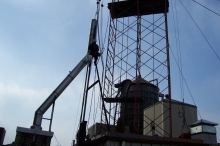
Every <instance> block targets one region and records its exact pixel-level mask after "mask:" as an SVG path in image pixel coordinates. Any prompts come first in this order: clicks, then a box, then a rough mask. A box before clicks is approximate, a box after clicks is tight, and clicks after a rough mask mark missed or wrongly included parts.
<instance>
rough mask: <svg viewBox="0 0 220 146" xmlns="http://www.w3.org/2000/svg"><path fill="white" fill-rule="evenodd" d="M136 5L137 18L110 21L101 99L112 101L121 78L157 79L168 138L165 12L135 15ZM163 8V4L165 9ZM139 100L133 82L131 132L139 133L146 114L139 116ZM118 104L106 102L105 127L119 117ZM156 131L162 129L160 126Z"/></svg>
mask: <svg viewBox="0 0 220 146" xmlns="http://www.w3.org/2000/svg"><path fill="white" fill-rule="evenodd" d="M161 1H163V0H161ZM114 2H116V1H115V0H112V3H114ZM139 5H142V3H141V1H139V0H137V16H130V17H124V18H110V24H109V35H108V45H107V55H106V66H105V70H104V74H105V75H104V80H103V91H102V92H103V97H104V98H115V97H116V96H117V93H118V92H117V89H116V88H115V87H114V84H117V83H118V82H121V81H123V80H124V79H131V80H135V79H136V78H137V76H139V75H141V77H142V78H143V79H145V80H147V81H149V80H157V81H158V86H159V88H160V93H163V94H168V97H169V98H168V99H169V107H167V110H165V111H166V112H168V113H169V117H168V119H169V131H165V133H169V136H170V137H172V115H171V79H170V59H169V40H168V24H167V13H166V12H165V13H163V14H155V15H139V12H138V10H139V8H138V7H139ZM167 5H168V4H167V3H166V2H165V7H167ZM134 59H135V60H136V61H134ZM154 84H156V83H154ZM140 98H141V95H140V82H137V84H136V94H135V98H134V99H135V100H134V121H133V123H134V131H133V133H140V132H141V131H143V129H139V126H140V125H139V124H138V123H139V120H140V116H146V115H139V114H140V112H139V100H140ZM120 105H121V103H120V102H116V103H106V110H107V114H109V115H108V122H109V124H111V125H116V124H117V119H118V118H119V117H120ZM103 113H104V112H103ZM161 116H162V115H161ZM155 118H158V117H154V118H153V119H151V120H152V121H154V120H155ZM162 122H163V121H162ZM101 123H106V121H105V118H104V115H103V114H102V115H101ZM149 124H150V123H149ZM160 128H162V129H163V127H160Z"/></svg>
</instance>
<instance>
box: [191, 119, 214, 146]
mask: <svg viewBox="0 0 220 146" xmlns="http://www.w3.org/2000/svg"><path fill="white" fill-rule="evenodd" d="M217 125H218V124H217V123H214V122H210V121H207V120H204V119H201V120H199V121H196V122H194V123H193V124H191V125H189V126H190V127H191V129H190V133H191V138H192V139H200V140H203V142H204V143H206V144H217V138H216V127H215V126H217Z"/></svg>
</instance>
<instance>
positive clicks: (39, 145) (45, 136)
mask: <svg viewBox="0 0 220 146" xmlns="http://www.w3.org/2000/svg"><path fill="white" fill-rule="evenodd" d="M96 29H97V20H96V19H92V22H91V29H90V36H89V45H88V46H89V47H88V51H87V54H86V55H85V57H83V59H82V60H81V61H80V62H79V63H78V64H77V65H76V67H74V68H73V70H72V71H70V72H69V74H68V75H67V76H66V78H64V80H63V81H62V82H61V83H60V84H59V85H58V87H57V88H56V89H55V90H54V91H53V92H52V93H51V94H50V95H49V96H48V98H47V99H46V100H45V101H44V102H43V103H42V104H41V106H40V107H39V108H38V109H37V110H36V111H35V115H34V120H33V125H32V126H31V128H24V127H17V135H16V138H15V145H16V146H20V145H35V146H49V145H50V141H51V138H52V137H53V132H51V124H52V118H53V109H54V103H55V101H56V99H57V98H58V97H59V96H60V95H61V94H62V92H63V91H64V90H65V89H66V88H67V87H68V86H69V84H70V83H71V82H72V81H73V80H74V79H75V77H76V76H77V75H78V74H79V73H80V72H81V71H82V69H83V68H84V67H85V66H87V65H91V62H92V60H93V58H94V59H95V65H96V60H97V58H98V57H99V56H100V55H101V54H100V53H99V52H98V51H99V49H98V45H97V44H96V43H95V42H96ZM51 106H53V107H52V113H51V118H50V119H47V118H43V115H44V113H45V112H46V111H47V110H48V109H49V107H51ZM42 119H47V120H50V127H49V131H43V130H42V127H41V124H42ZM82 123H86V121H83V122H82ZM81 129H82V128H81ZM81 131H83V130H81ZM79 133H81V132H79Z"/></svg>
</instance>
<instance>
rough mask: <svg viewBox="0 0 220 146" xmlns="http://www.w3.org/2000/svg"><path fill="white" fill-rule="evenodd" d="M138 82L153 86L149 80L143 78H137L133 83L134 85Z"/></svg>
mask: <svg viewBox="0 0 220 146" xmlns="http://www.w3.org/2000/svg"><path fill="white" fill-rule="evenodd" d="M137 82H139V83H145V84H152V83H150V82H148V81H147V80H145V79H143V78H142V77H141V76H137V77H136V78H135V79H134V80H133V81H132V83H137ZM152 85H154V84H152Z"/></svg>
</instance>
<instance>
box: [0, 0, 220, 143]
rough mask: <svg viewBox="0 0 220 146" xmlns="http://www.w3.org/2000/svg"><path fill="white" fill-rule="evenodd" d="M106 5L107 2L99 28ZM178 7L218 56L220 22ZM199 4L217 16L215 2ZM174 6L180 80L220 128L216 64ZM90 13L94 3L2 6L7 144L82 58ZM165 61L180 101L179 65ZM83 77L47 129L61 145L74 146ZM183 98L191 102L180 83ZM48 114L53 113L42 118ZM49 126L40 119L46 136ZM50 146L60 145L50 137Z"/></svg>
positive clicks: (0, 82) (11, 2)
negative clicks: (168, 65)
mask: <svg viewBox="0 0 220 146" xmlns="http://www.w3.org/2000/svg"><path fill="white" fill-rule="evenodd" d="M107 2H108V1H106V0H104V8H103V11H104V15H103V17H104V18H105V19H104V21H103V30H105V27H106V23H107V21H106V19H107V18H108V9H107V7H106V6H107ZM182 2H183V3H184V4H185V6H186V7H187V9H188V10H189V12H190V14H191V15H192V17H193V18H194V19H195V21H196V23H197V24H198V25H199V27H200V28H201V30H202V31H203V33H204V35H205V36H206V37H207V39H208V40H209V42H210V44H211V45H212V47H213V48H214V49H215V51H216V53H217V54H218V55H219V56H220V49H219V46H220V41H219V40H220V36H219V34H220V28H219V26H220V17H219V16H217V15H215V14H213V13H211V12H210V11H208V10H206V9H204V8H202V7H201V6H199V5H197V4H196V3H194V2H192V1H191V0H184V1H183V0H182ZM199 2H200V3H201V4H203V5H206V6H207V7H208V8H210V9H212V10H213V11H215V12H217V13H220V1H218V0H212V1H207V0H206V1H205V0H200V1H199ZM171 4H174V0H170V13H169V14H168V17H169V40H170V46H171V49H172V51H173V52H174V54H175V56H176V40H175V34H174V32H175V31H174V21H173V13H172V5H171ZM176 5H177V16H178V24H179V37H180V48H181V52H182V66H183V75H184V77H185V79H186V82H187V84H188V86H189V88H190V91H191V93H192V95H193V97H194V100H195V102H196V105H197V107H198V110H199V112H200V114H201V116H202V118H204V119H207V120H210V121H213V122H216V123H220V117H219V113H218V112H219V111H220V106H219V103H220V99H219V96H220V90H219V87H220V67H219V65H220V61H219V60H218V58H217V57H216V55H215V54H214V53H213V51H212V50H211V48H210V46H209V45H208V43H207V42H206V41H205V39H204V37H203V36H202V35H201V33H200V31H199V30H198V29H197V27H196V25H195V24H194V23H193V21H192V20H191V18H190V17H189V15H188V14H187V12H186V11H185V10H184V8H183V6H182V5H181V4H180V2H179V1H176ZM173 6H174V5H173ZM95 12H96V1H95V0H94V1H93V0H84V1H82V0H81V1H73V0H65V1H59V0H53V1H52V0H47V1H45V0H38V1H36V0H35V1H34V0H16V1H15V0H1V1H0V66H1V70H0V126H1V127H5V129H6V136H5V141H4V144H8V143H11V142H12V141H14V139H15V134H16V127H17V126H21V127H27V128H28V127H30V126H31V125H32V122H33V118H34V112H35V110H36V109H37V108H38V107H39V106H40V105H41V103H42V102H43V101H44V100H45V99H46V98H47V97H48V95H49V94H50V93H51V92H52V91H53V90H54V89H55V88H56V87H57V86H58V85H59V83H60V82H61V81H62V80H63V79H64V78H65V77H66V75H67V74H68V72H69V71H70V70H72V69H73V67H75V65H76V64H77V63H78V62H79V61H80V60H81V59H82V57H84V56H85V54H86V50H87V45H88V36H89V30H90V21H91V19H93V18H94V16H95ZM170 58H171V80H172V94H173V98H174V99H176V100H181V98H180V96H181V95H180V86H179V73H178V67H177V65H176V63H175V61H174V57H173V55H172V54H171V55H170ZM84 74H85V70H84V71H82V72H81V73H80V74H79V76H77V78H76V79H75V80H74V81H73V82H72V84H71V85H70V86H69V87H68V88H67V89H66V90H65V92H63V94H62V95H61V96H60V98H59V99H58V100H57V102H56V107H55V113H54V120H53V125H52V131H53V132H54V133H55V136H56V137H57V139H58V141H59V142H60V144H61V145H63V146H64V145H70V144H71V140H72V138H73V133H74V129H75V125H77V124H75V123H78V122H79V117H77V110H78V105H79V104H81V100H80V98H81V96H82V87H83V78H84ZM184 98H185V102H187V103H190V104H193V101H192V98H191V97H190V94H189V92H188V91H187V88H186V86H185V85H184ZM78 113H79V112H78ZM49 116H50V112H48V113H46V114H45V116H44V117H48V118H49ZM78 116H79V115H78ZM97 120H99V119H97ZM47 125H48V122H47V121H44V122H43V129H44V130H47V129H48V126H47ZM217 132H218V133H219V132H220V128H219V126H217ZM74 135H75V133H74ZM218 141H220V134H218ZM51 145H52V146H54V145H58V143H57V142H56V141H55V139H54V138H53V139H52V144H51Z"/></svg>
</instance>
